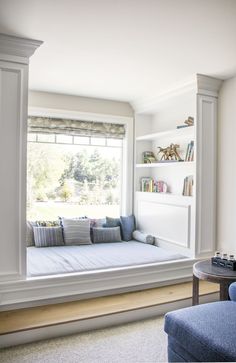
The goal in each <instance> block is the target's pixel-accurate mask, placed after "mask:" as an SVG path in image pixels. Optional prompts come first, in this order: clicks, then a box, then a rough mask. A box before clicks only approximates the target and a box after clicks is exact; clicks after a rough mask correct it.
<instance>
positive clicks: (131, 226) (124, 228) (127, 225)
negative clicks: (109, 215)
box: [120, 215, 135, 241]
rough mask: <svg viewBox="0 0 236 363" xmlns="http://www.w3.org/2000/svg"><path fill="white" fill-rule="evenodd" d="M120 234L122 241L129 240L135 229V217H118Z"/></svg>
mask: <svg viewBox="0 0 236 363" xmlns="http://www.w3.org/2000/svg"><path fill="white" fill-rule="evenodd" d="M120 224H121V234H122V239H123V240H124V241H130V240H131V239H132V237H133V236H132V234H133V231H134V230H135V217H134V216H133V215H132V216H128V217H122V216H121V217H120Z"/></svg>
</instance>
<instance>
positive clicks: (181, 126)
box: [176, 125, 192, 129]
mask: <svg viewBox="0 0 236 363" xmlns="http://www.w3.org/2000/svg"><path fill="white" fill-rule="evenodd" d="M191 126H192V125H178V126H176V128H177V129H184V128H185V127H191Z"/></svg>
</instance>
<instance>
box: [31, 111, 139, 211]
mask: <svg viewBox="0 0 236 363" xmlns="http://www.w3.org/2000/svg"><path fill="white" fill-rule="evenodd" d="M28 116H41V117H55V118H71V119H74V120H84V121H97V122H107V123H112V122H113V123H119V124H123V125H125V128H126V135H125V138H124V139H123V148H122V168H121V201H120V214H121V215H129V214H132V213H133V180H134V179H133V176H134V167H133V160H134V119H133V118H132V117H125V116H114V115H108V114H98V113H90V112H79V111H70V110H62V109H49V108H41V107H29V109H28ZM27 152H28V150H27Z"/></svg>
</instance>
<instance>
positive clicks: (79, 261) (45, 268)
mask: <svg viewBox="0 0 236 363" xmlns="http://www.w3.org/2000/svg"><path fill="white" fill-rule="evenodd" d="M184 258H185V256H182V255H180V254H177V253H174V252H171V251H168V250H165V249H163V248H160V247H157V246H153V245H148V244H145V243H140V242H136V241H129V242H115V243H97V244H91V245H80V246H59V247H42V248H36V247H28V248H27V269H28V273H27V274H28V277H37V276H47V275H59V274H65V273H76V272H77V273H78V272H88V271H98V270H104V269H111V268H121V267H132V266H140V265H148V264H154V263H158V262H164V261H171V260H179V259H184Z"/></svg>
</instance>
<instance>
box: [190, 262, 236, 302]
mask: <svg viewBox="0 0 236 363" xmlns="http://www.w3.org/2000/svg"><path fill="white" fill-rule="evenodd" d="M199 280H206V281H209V282H215V283H217V284H220V300H229V295H228V288H229V285H230V284H231V283H232V282H235V281H236V271H232V270H230V269H227V268H223V267H217V266H215V265H212V264H211V261H210V260H205V261H200V262H196V263H195V264H194V265H193V305H198V304H199Z"/></svg>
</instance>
